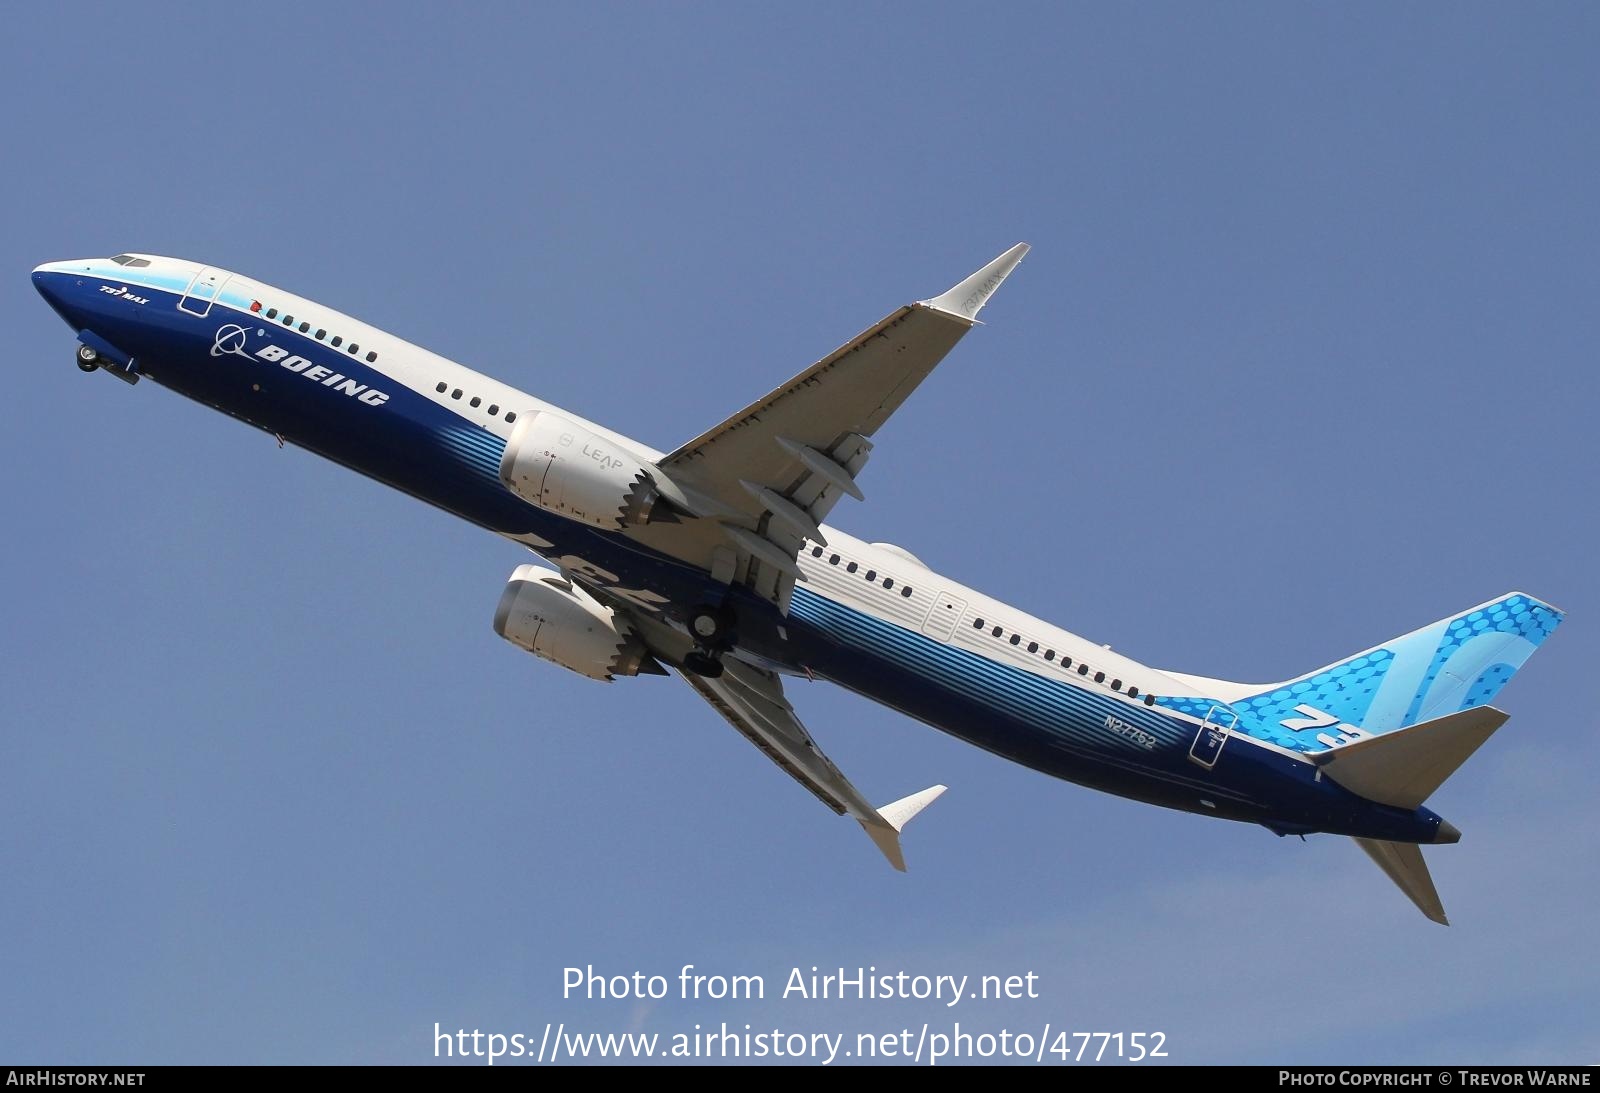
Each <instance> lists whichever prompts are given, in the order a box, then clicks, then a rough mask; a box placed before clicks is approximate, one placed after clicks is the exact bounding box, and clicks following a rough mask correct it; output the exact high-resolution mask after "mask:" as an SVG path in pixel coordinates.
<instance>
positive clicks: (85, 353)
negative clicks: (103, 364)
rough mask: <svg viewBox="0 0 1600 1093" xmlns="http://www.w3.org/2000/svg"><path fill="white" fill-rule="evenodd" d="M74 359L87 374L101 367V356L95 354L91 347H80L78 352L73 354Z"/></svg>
mask: <svg viewBox="0 0 1600 1093" xmlns="http://www.w3.org/2000/svg"><path fill="white" fill-rule="evenodd" d="M72 359H73V360H74V361H75V362H77V365H78V367H79V368H80V369H82V370H83V371H85V372H93V371H94V370H95V369H96V368H99V367H100V354H99V353H97V352H95V350H94V349H93V347H91V346H87V345H80V346H78V351H77V352H76V353H74V354H73V356H72Z"/></svg>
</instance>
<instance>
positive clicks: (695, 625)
mask: <svg viewBox="0 0 1600 1093" xmlns="http://www.w3.org/2000/svg"><path fill="white" fill-rule="evenodd" d="M735 621H736V620H735V617H734V614H733V612H732V611H731V610H730V609H728V608H727V607H697V608H695V609H694V610H693V611H691V612H690V613H689V636H690V637H692V638H694V650H693V651H692V652H690V653H689V654H687V655H686V656H685V657H684V658H683V666H684V668H685V669H687V670H688V671H691V672H693V673H694V674H695V675H697V676H705V677H706V678H707V679H716V678H717V677H718V676H720V675H722V654H724V653H726V652H727V651H728V650H729V649H732V648H733V639H734V634H733V624H734V622H735Z"/></svg>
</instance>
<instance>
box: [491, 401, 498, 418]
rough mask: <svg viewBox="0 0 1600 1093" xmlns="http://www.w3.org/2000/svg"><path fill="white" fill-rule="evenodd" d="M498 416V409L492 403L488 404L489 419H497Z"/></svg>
mask: <svg viewBox="0 0 1600 1093" xmlns="http://www.w3.org/2000/svg"><path fill="white" fill-rule="evenodd" d="M499 414H500V407H499V406H497V405H495V404H494V403H492V402H491V403H489V416H490V417H498V416H499Z"/></svg>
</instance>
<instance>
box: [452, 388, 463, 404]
mask: <svg viewBox="0 0 1600 1093" xmlns="http://www.w3.org/2000/svg"><path fill="white" fill-rule="evenodd" d="M450 397H451V398H453V399H456V400H457V401H460V399H461V388H459V387H457V388H456V389H455V390H454V391H451V392H450Z"/></svg>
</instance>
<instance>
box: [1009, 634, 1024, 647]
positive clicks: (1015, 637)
mask: <svg viewBox="0 0 1600 1093" xmlns="http://www.w3.org/2000/svg"><path fill="white" fill-rule="evenodd" d="M1011 644H1012V645H1021V644H1022V635H1021V634H1012V635H1011Z"/></svg>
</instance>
